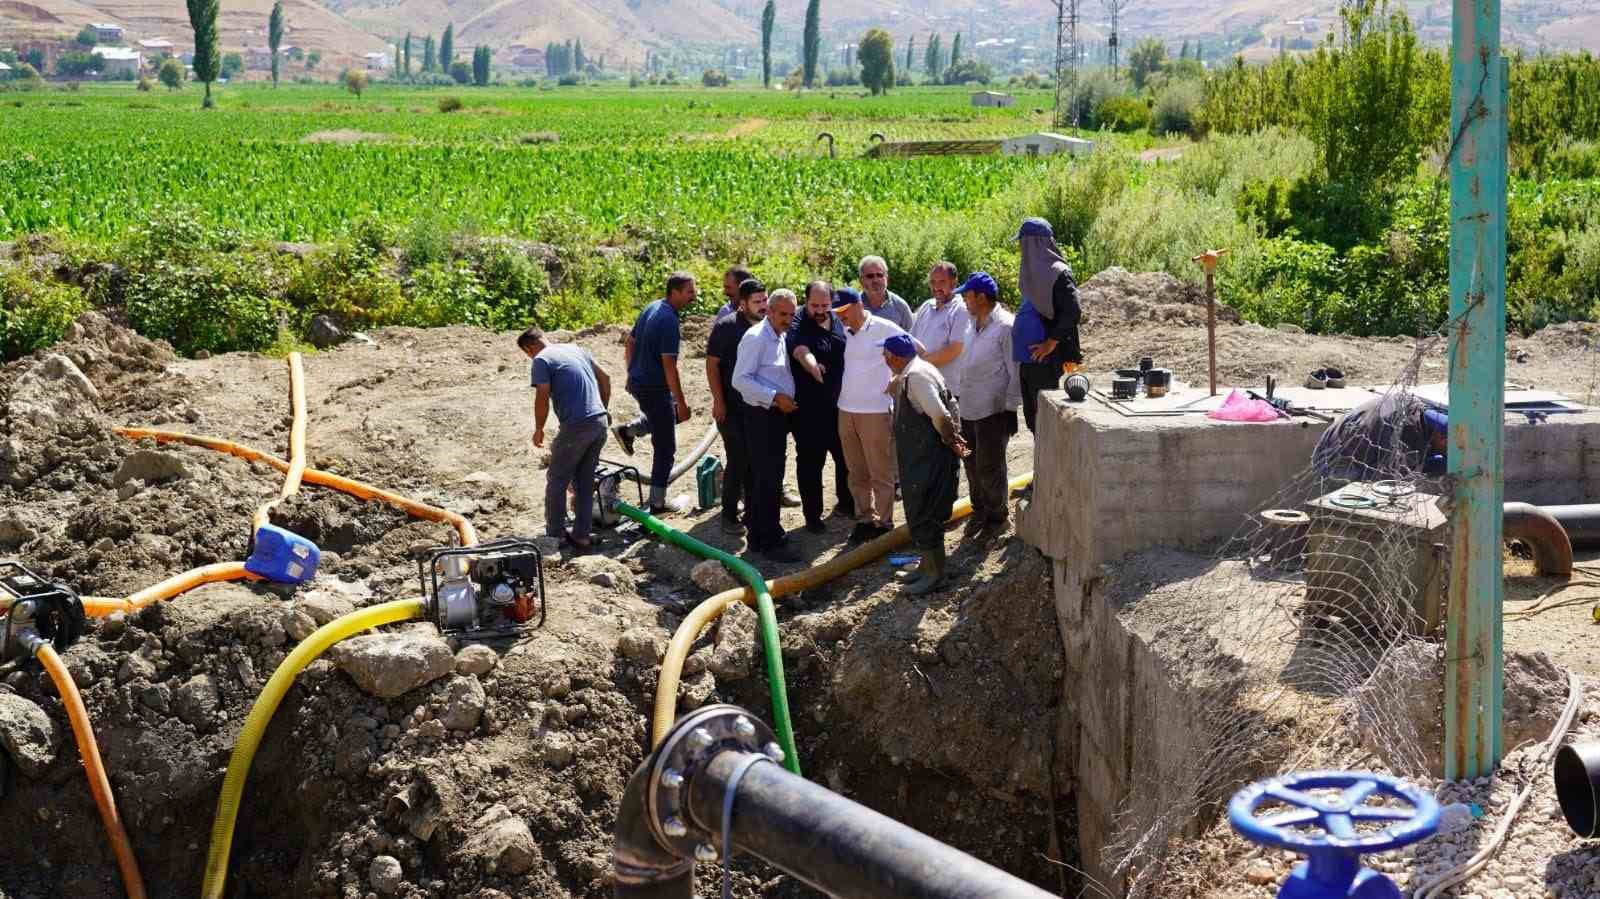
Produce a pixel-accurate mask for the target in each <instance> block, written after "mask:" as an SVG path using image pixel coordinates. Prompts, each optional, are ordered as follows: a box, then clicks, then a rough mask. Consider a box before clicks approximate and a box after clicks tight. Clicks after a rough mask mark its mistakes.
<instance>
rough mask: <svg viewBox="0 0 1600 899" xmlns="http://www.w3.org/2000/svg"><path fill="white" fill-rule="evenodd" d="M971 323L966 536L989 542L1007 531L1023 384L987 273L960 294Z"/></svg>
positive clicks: (965, 420)
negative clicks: (1011, 455)
mask: <svg viewBox="0 0 1600 899" xmlns="http://www.w3.org/2000/svg"><path fill="white" fill-rule="evenodd" d="M960 293H961V298H962V301H963V302H964V303H965V304H966V308H967V315H968V318H969V321H968V323H967V327H966V331H965V333H963V334H962V337H961V340H962V344H963V346H964V347H965V350H964V351H963V353H962V356H963V357H964V358H963V360H962V362H963V364H962V368H961V387H960V389H959V390H958V391H957V395H958V397H959V399H960V402H961V436H962V439H964V440H965V441H966V443H967V446H969V447H971V448H972V453H971V454H970V455H968V456H967V458H966V459H965V460H964V461H965V464H966V469H967V483H968V484H969V485H970V486H971V490H972V518H971V519H970V520H969V521H968V523H967V529H968V531H969V533H973V534H976V535H977V537H978V539H980V540H987V539H989V538H992V537H995V536H998V535H999V534H1000V533H1002V532H1003V531H1004V530H1005V528H1006V521H1007V519H1008V517H1009V515H1008V507H1007V502H1006V494H1007V487H1006V447H1007V445H1008V444H1009V443H1010V442H1011V435H1013V434H1015V433H1017V407H1018V406H1020V405H1022V380H1021V378H1020V376H1019V375H1018V373H1017V360H1015V359H1013V358H1012V357H1011V328H1012V321H1013V319H1012V316H1011V313H1010V312H1008V311H1006V310H1005V309H1004V308H1002V307H1000V306H999V305H998V304H997V303H996V301H995V298H996V295H997V294H998V293H999V286H998V285H997V284H995V282H994V278H993V277H991V276H990V275H989V273H988V272H973V273H972V276H971V277H969V278H967V280H966V281H965V282H964V283H962V285H961V288H960Z"/></svg>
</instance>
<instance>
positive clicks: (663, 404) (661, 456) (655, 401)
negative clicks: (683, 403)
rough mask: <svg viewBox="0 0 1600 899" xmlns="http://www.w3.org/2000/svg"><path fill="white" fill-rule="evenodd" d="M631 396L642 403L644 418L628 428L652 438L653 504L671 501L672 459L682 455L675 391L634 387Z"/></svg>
mask: <svg viewBox="0 0 1600 899" xmlns="http://www.w3.org/2000/svg"><path fill="white" fill-rule="evenodd" d="M628 393H630V394H632V395H633V398H634V399H635V400H637V401H638V402H639V411H640V412H642V413H644V417H643V418H638V419H635V420H634V421H633V422H632V423H630V424H629V425H628V433H630V434H632V435H634V436H635V437H637V436H639V435H640V434H649V435H650V453H651V459H650V503H651V505H658V504H662V503H665V502H666V501H667V481H668V479H670V478H671V477H672V457H673V456H674V455H675V454H676V453H677V452H678V410H677V409H675V408H673V405H672V391H670V390H668V389H667V388H665V387H632V386H630V387H629V388H628Z"/></svg>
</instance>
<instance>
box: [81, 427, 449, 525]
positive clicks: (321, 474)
mask: <svg viewBox="0 0 1600 899" xmlns="http://www.w3.org/2000/svg"><path fill="white" fill-rule="evenodd" d="M111 430H112V432H113V433H115V434H117V435H119V436H121V437H126V438H128V439H129V440H141V439H144V438H149V439H151V440H154V441H156V442H157V443H185V444H188V445H190V446H199V447H204V448H206V449H209V450H215V451H217V452H219V453H227V454H228V455H230V456H237V457H238V458H240V459H244V460H245V461H247V462H261V463H263V464H266V465H270V466H272V467H273V468H276V469H278V470H279V471H288V470H289V463H288V462H285V461H284V460H282V459H280V458H278V457H277V456H274V455H272V454H271V453H264V452H262V451H261V450H258V449H255V448H254V447H249V446H245V445H244V444H242V443H235V442H233V441H232V440H220V439H218V438H216V437H201V436H199V435H196V434H185V433H183V432H181V431H164V430H161V429H159V428H120V427H119V428H112V429H111ZM304 480H305V483H307V484H313V485H315V486H318V487H327V488H329V489H330V490H338V491H339V492H341V493H348V494H350V495H351V496H354V497H356V498H357V499H365V500H374V501H377V502H383V503H388V504H389V505H391V506H394V507H395V508H397V509H400V510H401V511H403V512H405V513H406V514H408V515H411V516H412V517H415V518H421V519H423V520H424V521H434V522H438V523H440V524H448V525H450V526H451V527H453V528H455V529H456V534H457V535H459V536H460V538H461V545H462V546H477V545H478V532H477V531H476V530H475V529H474V528H473V527H472V522H470V521H468V520H467V519H466V518H464V517H462V516H461V515H459V514H457V513H455V512H451V511H449V510H446V509H441V508H439V507H437V506H430V505H428V504H427V503H419V502H417V501H416V500H411V499H407V498H405V497H403V496H401V495H399V494H398V493H390V492H389V491H387V490H383V489H380V488H378V487H374V486H372V485H370V484H366V483H363V482H361V481H355V480H351V479H350V478H347V477H343V476H341V475H336V474H334V473H332V472H328V471H319V470H317V469H315V468H307V469H306V472H305V478H304Z"/></svg>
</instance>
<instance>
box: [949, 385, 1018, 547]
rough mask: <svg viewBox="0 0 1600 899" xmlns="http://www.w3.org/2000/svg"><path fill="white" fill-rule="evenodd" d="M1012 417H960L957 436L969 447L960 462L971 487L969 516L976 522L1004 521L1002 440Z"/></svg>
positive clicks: (980, 523) (994, 523)
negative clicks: (970, 514) (965, 456)
mask: <svg viewBox="0 0 1600 899" xmlns="http://www.w3.org/2000/svg"><path fill="white" fill-rule="evenodd" d="M1013 420H1014V419H1012V418H1011V416H1009V415H1007V414H1006V413H1004V412H996V413H995V414H993V415H990V416H988V417H986V418H979V419H977V420H973V419H970V418H963V419H961V439H962V440H963V441H964V442H965V443H966V444H967V447H968V448H969V449H971V450H972V452H971V453H968V454H967V458H965V459H963V460H962V465H963V467H965V468H966V470H967V483H968V485H969V486H970V487H971V489H972V520H973V521H975V522H978V524H979V525H980V526H981V525H1000V524H1005V522H1006V518H1007V512H1008V507H1007V503H1006V500H1007V492H1008V491H1007V488H1006V444H1007V443H1008V442H1009V441H1010V435H1009V434H1008V433H1007V432H1008V431H1009V430H1010V428H1011V422H1012V421H1013Z"/></svg>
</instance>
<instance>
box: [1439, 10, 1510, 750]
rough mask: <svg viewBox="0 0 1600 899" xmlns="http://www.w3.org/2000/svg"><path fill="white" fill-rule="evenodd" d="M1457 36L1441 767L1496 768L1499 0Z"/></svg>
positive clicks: (1463, 21) (1458, 23)
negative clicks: (1450, 503) (1450, 502)
mask: <svg viewBox="0 0 1600 899" xmlns="http://www.w3.org/2000/svg"><path fill="white" fill-rule="evenodd" d="M1452 28H1453V31H1452V39H1451V45H1450V97H1451V102H1450V135H1451V144H1450V325H1449V327H1450V334H1449V338H1450V435H1449V448H1448V452H1447V453H1446V455H1447V456H1448V459H1449V465H1450V476H1451V479H1452V481H1453V483H1454V485H1455V497H1454V498H1455V504H1454V509H1455V511H1454V513H1453V515H1454V519H1455V520H1454V521H1453V522H1452V525H1453V526H1452V528H1451V557H1450V593H1449V605H1448V608H1449V612H1448V615H1447V620H1446V626H1445V642H1446V644H1447V646H1446V648H1445V658H1446V659H1447V660H1448V661H1447V662H1446V667H1445V676H1444V694H1445V699H1444V732H1445V733H1444V739H1445V745H1444V771H1445V777H1446V778H1447V779H1450V780H1456V779H1460V778H1465V777H1481V776H1484V775H1487V774H1489V773H1490V772H1492V771H1493V770H1494V769H1495V767H1496V766H1497V765H1498V764H1499V762H1500V757H1501V754H1502V753H1503V751H1504V746H1503V745H1502V736H1501V719H1502V709H1501V689H1502V645H1501V641H1502V633H1501V616H1500V611H1501V610H1500V600H1501V593H1502V591H1503V585H1502V583H1501V564H1500V554H1501V550H1500V541H1501V527H1502V522H1501V518H1502V505H1501V500H1502V496H1503V493H1504V487H1503V485H1502V482H1501V479H1500V475H1501V466H1502V463H1503V445H1504V442H1505V440H1504V436H1505V423H1504V421H1505V347H1506V292H1505V290H1506V136H1507V121H1506V120H1507V100H1508V98H1507V81H1508V78H1507V65H1506V60H1505V58H1504V57H1502V56H1501V55H1500V0H1454V21H1453V26H1452Z"/></svg>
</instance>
